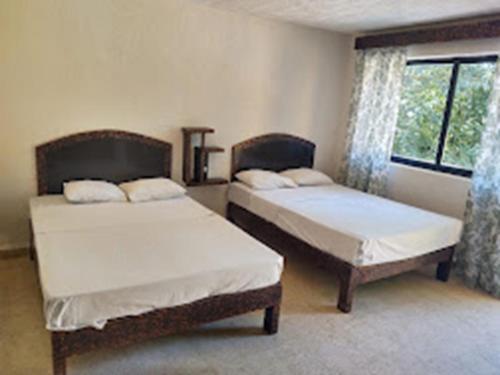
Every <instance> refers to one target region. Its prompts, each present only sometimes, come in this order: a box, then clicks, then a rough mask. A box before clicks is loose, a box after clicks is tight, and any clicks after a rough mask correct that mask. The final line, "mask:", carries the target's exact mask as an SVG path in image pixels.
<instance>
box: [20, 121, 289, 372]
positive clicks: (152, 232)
mask: <svg viewBox="0 0 500 375" xmlns="http://www.w3.org/2000/svg"><path fill="white" fill-rule="evenodd" d="M36 157H37V178H38V195H39V196H38V197H35V198H33V199H31V201H30V212H31V229H32V246H31V249H30V253H31V256H32V257H34V258H36V260H37V269H38V274H39V281H40V288H41V291H42V296H43V300H44V314H45V318H46V327H47V329H48V330H49V331H50V332H51V341H52V356H53V371H54V374H56V375H61V374H65V373H66V359H67V358H68V357H69V356H71V355H75V354H80V353H84V352H87V351H89V350H94V349H98V348H101V347H114V346H122V345H127V344H131V343H135V342H139V341H142V340H146V339H149V338H154V337H160V336H164V335H169V334H173V333H178V332H182V331H185V330H188V329H192V328H194V327H196V326H198V325H200V324H203V323H208V322H212V321H216V320H219V319H224V318H228V317H231V316H235V315H239V314H244V313H247V312H251V311H255V310H260V309H263V310H265V314H264V330H265V331H266V332H267V333H268V334H274V333H276V332H277V329H278V319H279V308H280V301H281V284H280V276H281V272H282V267H283V260H282V257H281V256H279V255H278V254H276V253H275V252H273V251H272V250H270V249H269V248H267V247H266V246H265V245H263V244H261V243H260V242H258V241H256V240H255V239H254V238H252V237H251V236H249V235H248V234H246V233H244V232H243V231H241V230H240V229H239V228H237V227H235V226H234V225H232V224H230V223H228V222H227V221H226V220H225V219H224V218H222V217H220V216H218V215H216V214H215V213H213V212H212V211H210V210H208V209H206V208H205V207H203V206H201V205H200V204H198V203H197V202H195V201H194V200H192V199H191V198H189V197H188V196H184V197H179V198H175V199H170V200H165V201H156V202H145V203H136V204H133V203H129V202H113V203H100V204H70V203H68V202H67V201H66V200H65V199H64V197H63V196H62V195H61V193H62V183H63V182H64V181H69V180H76V179H105V180H108V181H112V182H115V183H119V182H123V181H128V180H133V179H137V178H147V177H158V176H164V177H170V168H171V145H170V144H169V143H166V142H163V141H160V140H156V139H153V138H149V137H145V136H142V135H138V134H134V133H129V132H123V131H107V130H104V131H93V132H87V133H80V134H75V135H70V136H67V137H64V138H61V139H58V140H55V141H52V142H48V143H46V144H43V145H41V146H38V147H37V149H36Z"/></svg>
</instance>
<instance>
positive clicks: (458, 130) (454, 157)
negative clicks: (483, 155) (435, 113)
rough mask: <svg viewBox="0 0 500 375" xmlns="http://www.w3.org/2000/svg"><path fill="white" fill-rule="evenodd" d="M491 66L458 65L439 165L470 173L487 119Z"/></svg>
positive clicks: (491, 82)
mask: <svg viewBox="0 0 500 375" xmlns="http://www.w3.org/2000/svg"><path fill="white" fill-rule="evenodd" d="M494 73H495V64H494V63H491V62H483V63H474V64H461V65H460V68H459V71H458V80H457V87H456V90H455V97H454V99H453V106H452V109H451V117H450V123H449V127H448V134H447V137H446V145H445V149H444V154H443V160H442V164H447V165H452V166H456V167H460V168H464V169H472V168H473V166H474V161H475V159H476V155H477V152H478V149H479V143H480V141H481V134H482V132H483V129H484V123H485V118H486V115H487V107H488V97H489V95H490V93H491V89H492V87H493V77H494Z"/></svg>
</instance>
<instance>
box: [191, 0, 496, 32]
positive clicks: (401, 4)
mask: <svg viewBox="0 0 500 375" xmlns="http://www.w3.org/2000/svg"><path fill="white" fill-rule="evenodd" d="M194 1H196V2H198V3H202V4H207V5H210V6H214V7H218V8H223V9H228V10H232V11H242V12H246V13H251V14H254V15H258V16H264V17H271V18H277V19H282V20H286V21H291V22H295V23H300V24H305V25H309V26H314V27H319V28H324V29H329V30H334V31H341V32H347V33H353V32H362V31H368V30H378V29H387V28H395V27H402V26H411V25H416V24H421V23H429V22H437V21H445V20H451V19H457V18H464V17H471V16H478V15H491V14H492V13H500V1H499V0H194Z"/></svg>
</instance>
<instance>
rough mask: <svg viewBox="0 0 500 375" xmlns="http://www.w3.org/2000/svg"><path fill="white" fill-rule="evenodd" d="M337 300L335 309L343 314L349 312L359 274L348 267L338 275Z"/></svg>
mask: <svg viewBox="0 0 500 375" xmlns="http://www.w3.org/2000/svg"><path fill="white" fill-rule="evenodd" d="M339 283H340V288H339V298H338V301H337V307H338V309H339V310H340V311H342V312H344V313H349V312H351V308H352V299H353V295H354V290H355V289H356V286H357V285H358V283H359V272H358V271H357V270H356V269H355V268H354V267H350V268H348V269H346V270H344V271H341V272H340V273H339Z"/></svg>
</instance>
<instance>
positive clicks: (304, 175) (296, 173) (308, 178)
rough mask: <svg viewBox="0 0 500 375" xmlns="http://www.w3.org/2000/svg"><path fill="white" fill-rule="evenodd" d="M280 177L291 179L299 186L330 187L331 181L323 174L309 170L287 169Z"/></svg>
mask: <svg viewBox="0 0 500 375" xmlns="http://www.w3.org/2000/svg"><path fill="white" fill-rule="evenodd" d="M280 175H281V176H285V177H288V178H290V179H292V180H293V181H294V182H295V183H296V184H297V185H299V186H318V185H331V184H333V180H332V179H331V178H330V177H328V176H327V175H326V174H324V173H323V172H320V171H317V170H314V169H311V168H294V169H287V170H286V171H283V172H281V173H280Z"/></svg>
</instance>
